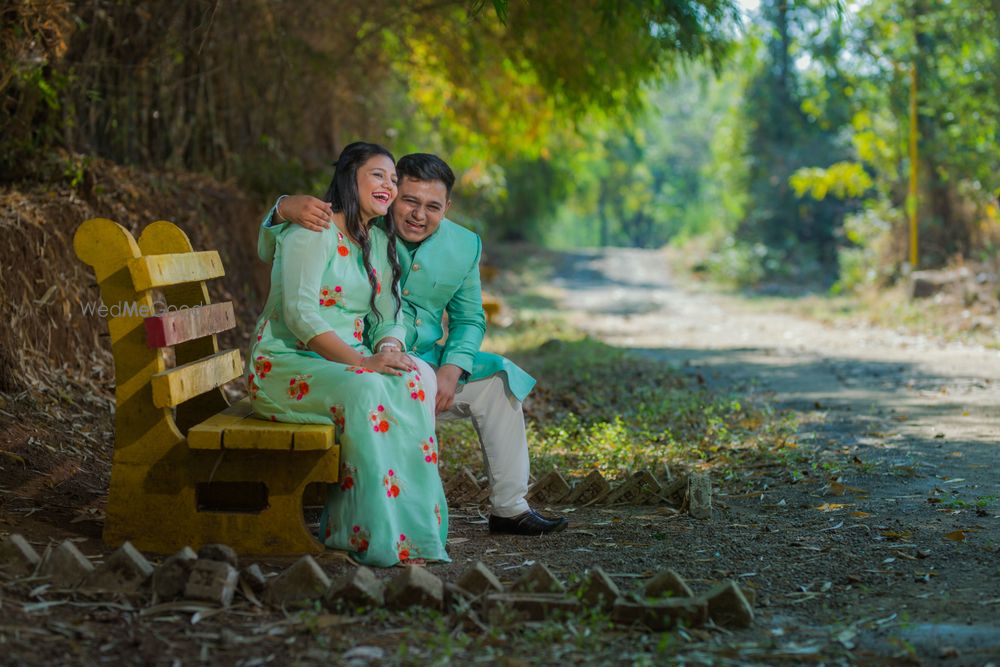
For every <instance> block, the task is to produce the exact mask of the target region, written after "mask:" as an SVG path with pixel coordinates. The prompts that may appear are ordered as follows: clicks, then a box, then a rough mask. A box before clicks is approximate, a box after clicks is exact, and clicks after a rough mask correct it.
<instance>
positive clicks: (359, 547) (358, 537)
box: [348, 524, 372, 554]
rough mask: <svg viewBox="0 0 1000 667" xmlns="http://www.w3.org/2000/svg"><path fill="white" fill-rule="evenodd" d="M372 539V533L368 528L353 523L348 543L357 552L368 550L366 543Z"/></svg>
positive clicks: (361, 552)
mask: <svg viewBox="0 0 1000 667" xmlns="http://www.w3.org/2000/svg"><path fill="white" fill-rule="evenodd" d="M371 539H372V533H371V531H370V530H366V529H365V528H362V527H361V526H359V525H357V524H355V525H354V527H353V528H351V538H350V539H349V540H348V542H349V543H350V545H351V546H352V547H354V550H355V551H357V552H358V553H359V554H363V553H364V552H366V551H368V543H369V542H370V541H371Z"/></svg>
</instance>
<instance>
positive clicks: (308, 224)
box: [274, 195, 333, 232]
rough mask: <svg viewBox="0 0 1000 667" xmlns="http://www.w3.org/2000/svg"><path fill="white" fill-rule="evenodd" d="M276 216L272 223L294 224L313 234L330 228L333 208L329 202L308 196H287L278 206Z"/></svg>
mask: <svg viewBox="0 0 1000 667" xmlns="http://www.w3.org/2000/svg"><path fill="white" fill-rule="evenodd" d="M277 213H278V215H277V216H276V219H275V221H274V222H279V223H280V222H281V221H282V220H285V221H287V222H294V223H295V224H297V225H302V226H303V227H305V228H306V229H311V230H312V231H314V232H321V231H323V230H324V229H329V228H330V217H331V216H332V215H333V207H332V206H330V203H329V202H325V201H323V200H322V199H316V198H315V197H311V196H309V195H289V196H287V197H285V198H284V199H282V200H281V202H280V203H279V204H278V211H277Z"/></svg>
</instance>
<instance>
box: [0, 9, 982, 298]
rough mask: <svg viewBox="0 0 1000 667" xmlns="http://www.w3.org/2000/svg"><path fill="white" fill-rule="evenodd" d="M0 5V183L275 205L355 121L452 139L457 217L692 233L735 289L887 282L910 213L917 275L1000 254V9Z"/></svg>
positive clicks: (367, 133) (516, 224) (494, 225)
mask: <svg viewBox="0 0 1000 667" xmlns="http://www.w3.org/2000/svg"><path fill="white" fill-rule="evenodd" d="M2 11H3V23H2V29H0V30H2V32H0V90H2V93H3V98H2V102H0V179H2V180H3V181H7V182H11V181H17V180H32V179H34V180H39V179H42V180H44V179H55V180H65V181H68V182H70V183H72V184H74V186H75V187H76V186H79V187H86V183H87V178H88V169H90V161H91V160H92V159H94V158H102V159H109V160H113V161H116V162H119V163H124V164H133V165H139V166H142V167H144V168H149V169H153V170H160V169H168V170H185V171H202V172H208V173H211V174H213V175H214V176H216V177H219V178H222V179H234V180H235V181H236V182H237V183H238V184H239V185H240V187H242V188H243V189H244V190H246V191H247V192H250V193H252V194H254V195H255V196H258V197H259V198H260V200H261V201H262V202H263V201H265V200H267V199H268V198H270V197H272V196H273V195H274V194H276V193H278V192H287V191H293V190H294V191H302V190H304V191H311V192H319V191H322V189H323V185H325V182H326V181H327V180H328V178H329V163H330V162H331V160H332V159H333V158H334V157H335V155H336V153H337V152H338V150H339V149H340V148H341V147H342V146H343V145H345V144H346V143H347V142H349V141H352V140H354V139H357V138H366V139H370V140H375V141H381V142H383V143H385V144H387V145H389V146H390V147H391V148H392V149H393V150H394V151H395V152H396V154H397V155H402V154H404V153H406V152H410V151H415V150H422V151H433V152H438V153H440V154H442V155H443V156H445V157H446V158H447V159H448V160H449V161H450V162H451V163H452V164H453V166H454V167H455V168H456V170H457V171H458V172H459V173H460V176H461V181H460V185H459V189H458V191H457V192H456V200H457V206H456V209H455V210H454V211H455V217H456V218H457V219H459V220H460V221H462V222H464V223H466V224H469V225H471V226H474V227H476V228H477V229H479V230H480V231H483V232H485V233H487V234H488V235H490V236H492V237H494V238H496V239H509V240H528V241H534V242H540V243H545V244H549V245H552V246H556V247H573V246H583V245H601V244H613V245H635V246H642V247H657V246H661V245H663V244H666V243H682V242H689V241H690V240H691V239H701V244H700V247H702V248H705V249H706V253H707V254H706V259H705V262H704V265H703V266H704V268H707V269H708V270H711V271H713V272H715V273H717V274H719V275H721V276H723V277H727V278H729V279H731V280H733V281H735V282H738V283H741V284H753V283H759V282H761V281H765V280H774V279H786V280H789V279H790V280H793V281H796V282H803V281H805V282H810V283H814V284H816V285H819V286H822V287H829V286H831V285H833V286H835V287H836V288H837V289H845V288H852V287H855V286H857V285H861V284H866V283H871V282H883V283H884V282H888V281H892V280H894V279H895V278H897V277H899V276H900V275H901V274H902V273H903V272H904V271H905V270H906V267H907V265H908V262H909V259H910V255H909V240H910V233H909V227H908V226H909V222H910V219H909V215H908V214H910V213H913V214H915V219H916V221H917V223H918V226H917V229H918V231H919V258H918V264H919V266H921V267H928V266H937V265H941V264H943V263H945V262H946V261H948V260H949V259H953V258H955V257H956V256H961V257H966V258H973V259H984V258H991V257H992V256H993V255H994V254H995V250H996V247H995V245H994V244H995V243H996V241H997V238H998V234H997V229H998V225H1000V220H998V214H997V199H998V194H1000V136H998V132H1000V130H998V125H1000V108H998V106H1000V58H998V55H1000V54H998V38H997V35H1000V5H998V4H997V3H996V2H995V1H994V0H948V1H947V2H933V1H931V0H859V1H857V2H836V1H833V0H802V1H801V2H789V1H787V0H762V1H761V3H760V4H759V5H756V4H746V3H743V4H741V3H737V2H734V1H733V0H685V1H683V2H671V1H668V0H650V1H648V2H617V1H614V0H593V1H592V2H575V1H572V0H546V1H544V2H541V1H533V0H532V1H527V0H523V1H522V0H519V1H516V2H514V1H510V2H507V1H505V0H497V1H495V2H483V1H482V0H476V1H468V0H455V1H453V2H448V1H440V2H435V1H433V0H422V1H418V2H404V3H399V2H391V3H390V2H380V1H372V2H364V3H361V2H354V1H353V0H302V1H300V2H282V1H277V0H246V1H239V2H237V1H236V0H178V1H177V2H159V1H140V0H137V1H131V2H122V1H119V0H89V1H86V2H84V1H80V2H68V1H67V2H53V1H50V0H44V1H43V0H9V1H8V2H6V3H5V4H4V8H3V10H2ZM911 102H915V104H911ZM914 111H915V113H913V112H914ZM911 120H912V121H913V124H912V128H913V129H914V130H915V132H914V131H911ZM912 139H915V140H916V141H915V144H913V145H912V146H911V140H912ZM911 147H912V148H915V149H916V156H917V160H916V162H913V159H912V157H913V152H912V151H911ZM914 167H916V170H915V171H913V168H914ZM911 173H913V174H915V175H916V177H917V178H916V181H915V183H914V184H913V186H914V188H915V189H914V188H911V184H910V176H911ZM914 195H915V196H914ZM908 202H909V207H908Z"/></svg>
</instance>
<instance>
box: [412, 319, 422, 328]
mask: <svg viewBox="0 0 1000 667" xmlns="http://www.w3.org/2000/svg"><path fill="white" fill-rule="evenodd" d="M413 323H414V324H416V325H417V326H418V327H419V326H420V325H421V324H422V322H421V321H420V320H419V319H416V320H413Z"/></svg>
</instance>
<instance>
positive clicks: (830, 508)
mask: <svg viewBox="0 0 1000 667" xmlns="http://www.w3.org/2000/svg"><path fill="white" fill-rule="evenodd" d="M845 507H847V505H845V504H844V503H823V504H822V505H820V506H819V507H817V508H816V509H818V510H819V511H820V512H836V511H837V510H842V509H844V508H845Z"/></svg>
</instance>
